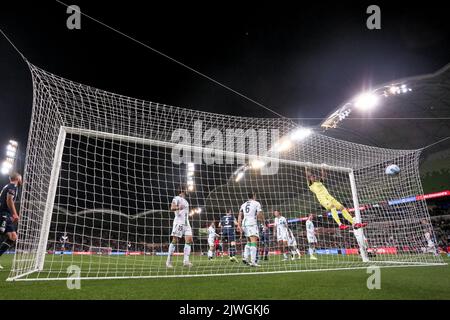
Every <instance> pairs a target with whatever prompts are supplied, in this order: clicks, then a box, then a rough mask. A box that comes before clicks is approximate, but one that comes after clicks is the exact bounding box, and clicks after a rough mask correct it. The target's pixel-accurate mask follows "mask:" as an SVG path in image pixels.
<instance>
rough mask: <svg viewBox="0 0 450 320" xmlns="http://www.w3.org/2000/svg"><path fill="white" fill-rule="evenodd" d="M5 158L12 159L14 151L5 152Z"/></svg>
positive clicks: (14, 154)
mask: <svg viewBox="0 0 450 320" xmlns="http://www.w3.org/2000/svg"><path fill="white" fill-rule="evenodd" d="M6 156H7V157H9V158H14V157H15V156H16V153H15V152H14V151H10V150H7V151H6Z"/></svg>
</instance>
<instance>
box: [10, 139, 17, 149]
mask: <svg viewBox="0 0 450 320" xmlns="http://www.w3.org/2000/svg"><path fill="white" fill-rule="evenodd" d="M9 144H10V145H12V146H13V147H16V148H17V146H18V145H19V143H18V142H17V141H16V140H9Z"/></svg>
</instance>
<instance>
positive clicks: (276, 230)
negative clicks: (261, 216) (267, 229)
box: [273, 210, 289, 261]
mask: <svg viewBox="0 0 450 320" xmlns="http://www.w3.org/2000/svg"><path fill="white" fill-rule="evenodd" d="M273 214H274V216H275V220H274V224H273V235H274V238H276V239H277V243H278V248H279V249H280V251H281V252H282V253H283V257H284V259H283V260H284V261H287V260H288V259H289V258H288V254H289V245H288V229H289V228H288V222H287V220H286V218H285V217H283V216H282V215H281V213H280V211H278V210H275V211H274V212H273Z"/></svg>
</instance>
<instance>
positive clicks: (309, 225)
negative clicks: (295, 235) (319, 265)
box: [306, 214, 317, 260]
mask: <svg viewBox="0 0 450 320" xmlns="http://www.w3.org/2000/svg"><path fill="white" fill-rule="evenodd" d="M313 218H314V216H313V215H312V214H310V215H309V216H308V220H306V238H307V240H308V246H309V248H308V252H309V258H310V259H311V260H317V258H316V256H315V255H314V251H315V250H316V243H317V238H316V228H315V227H314V223H313V221H312V220H313Z"/></svg>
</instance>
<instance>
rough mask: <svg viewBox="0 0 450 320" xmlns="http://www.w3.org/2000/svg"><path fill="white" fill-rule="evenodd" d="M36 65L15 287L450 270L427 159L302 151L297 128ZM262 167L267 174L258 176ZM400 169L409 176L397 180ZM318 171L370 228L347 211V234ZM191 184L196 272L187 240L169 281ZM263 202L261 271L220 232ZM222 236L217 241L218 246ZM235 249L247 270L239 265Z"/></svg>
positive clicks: (316, 143)
mask: <svg viewBox="0 0 450 320" xmlns="http://www.w3.org/2000/svg"><path fill="white" fill-rule="evenodd" d="M29 66H30V69H31V73H32V78H33V93H34V99H33V113H32V120H31V127H30V131H29V140H28V147H27V155H26V164H25V172H24V181H25V184H24V186H23V192H22V197H21V204H20V221H19V226H18V234H19V239H18V241H17V244H16V250H15V251H16V253H15V257H14V262H13V267H12V270H11V273H10V276H9V279H10V280H11V279H14V280H42V279H65V278H68V277H70V276H72V277H73V274H72V273H73V270H74V269H73V267H71V268H69V267H70V266H77V267H79V269H77V270H79V274H78V276H80V277H82V278H123V277H164V276H202V275H224V274H246V273H255V272H259V273H262V272H296V271H312V270H332V269H333V270H334V269H349V268H363V267H367V266H368V264H370V265H372V264H375V265H380V266H392V265H432V264H441V263H443V261H442V258H441V257H440V256H439V255H438V254H437V251H436V250H437V248H436V246H435V241H434V233H433V230H432V226H431V222H430V218H429V215H428V212H427V207H426V204H425V201H424V200H423V198H421V197H420V195H422V193H423V191H422V187H421V183H420V179H419V172H418V164H419V155H420V150H391V149H383V148H377V147H372V146H365V145H360V144H355V143H350V142H346V141H341V140H336V139H333V138H330V137H327V136H324V135H322V134H319V133H313V134H311V135H309V136H304V137H301V138H298V139H295V137H294V136H293V135H292V133H293V132H296V130H298V127H297V125H296V124H295V123H293V122H292V121H290V120H287V119H269V118H250V117H237V116H228V115H223V114H214V113H207V112H200V111H195V110H190V109H185V108H178V107H173V106H168V105H163V104H158V103H153V102H148V101H143V100H139V99H135V98H130V97H125V96H121V95H118V94H114V93H110V92H106V91H103V90H99V89H96V88H93V87H90V86H86V85H82V84H79V83H75V82H73V81H69V80H67V79H64V78H61V77H58V76H56V75H53V74H51V73H48V72H46V71H44V70H42V69H40V68H38V67H36V66H34V65H31V64H30V65H29ZM257 156H259V158H258V157H257ZM255 159H259V161H260V164H261V162H262V164H263V165H265V166H262V168H257V165H256V164H255V163H257V162H255ZM269 164H270V165H269ZM389 164H396V165H398V166H399V167H400V168H401V172H400V173H399V174H398V175H394V176H391V175H387V174H385V168H386V167H387V166H388V165H389ZM260 167H261V165H260ZM305 169H307V170H308V171H309V173H310V174H311V175H313V176H315V177H317V178H319V177H321V175H322V172H323V173H324V174H325V176H324V179H323V185H324V186H326V188H327V190H328V192H329V194H330V195H331V196H332V197H333V198H334V199H335V200H336V202H338V203H339V204H342V207H345V208H346V209H347V211H348V212H349V214H350V215H352V216H353V220H354V221H353V223H356V222H364V223H367V224H368V225H367V226H366V227H365V228H363V229H354V228H353V227H352V224H351V222H349V221H348V220H347V219H345V217H344V216H343V214H342V210H341V209H342V208H338V217H339V219H340V220H341V222H342V224H343V225H346V226H348V227H349V228H348V229H346V230H341V229H339V227H338V224H337V222H336V221H335V219H333V217H332V215H331V213H330V210H329V208H324V207H323V206H322V205H321V204H320V202H319V201H318V199H317V198H316V196H315V194H314V193H312V192H311V191H310V189H309V187H308V181H307V178H306V174H305ZM352 184H353V188H352ZM181 185H184V186H186V187H187V188H188V189H190V191H189V193H188V195H187V196H186V200H187V201H188V203H189V217H188V219H189V223H190V226H191V227H192V233H193V244H192V246H191V253H190V257H189V259H190V262H191V263H192V266H191V267H185V266H183V258H184V257H183V248H184V239H183V238H181V239H180V240H179V242H178V244H177V246H176V248H175V252H174V254H173V258H172V265H173V267H172V268H167V266H166V259H167V253H168V247H169V244H170V242H171V241H172V237H171V232H172V227H173V220H174V212H173V211H171V210H170V204H171V202H172V199H173V198H174V197H175V196H177V195H178V194H177V190H178V189H179V187H180V186H181ZM249 192H253V193H255V195H256V200H257V201H259V202H260V204H261V207H262V211H263V214H264V218H265V220H264V223H261V225H260V226H259V233H260V241H259V243H258V245H257V251H258V264H259V265H260V266H259V267H249V266H248V265H246V264H244V263H243V262H242V261H241V260H242V256H243V251H244V248H245V245H246V243H247V238H246V237H245V235H242V236H241V234H240V232H239V230H237V229H236V228H235V227H234V226H232V229H233V230H234V235H235V239H233V238H232V237H229V232H228V233H226V232H225V231H224V229H225V228H223V225H222V224H219V223H220V222H221V221H222V222H224V220H223V219H222V217H223V216H224V215H225V214H226V212H227V211H230V212H231V214H232V217H233V219H234V218H235V219H237V217H238V212H239V208H240V207H241V205H242V204H243V203H244V202H246V201H247V200H248V193H249ZM275 210H278V211H279V212H280V213H281V214H282V216H284V217H285V218H286V220H287V226H288V228H289V230H290V231H291V232H292V234H291V236H290V237H289V239H288V240H289V241H288V242H284V241H283V239H282V237H281V239H279V238H280V232H275V231H276V229H277V227H274V225H273V223H274V214H273V212H274V211H275ZM308 219H310V220H311V222H312V223H313V225H314V236H315V238H316V239H315V240H316V241H313V242H312V241H309V240H311V239H308V236H307V231H306V220H308ZM211 225H214V226H215V233H216V234H217V235H215V236H214V235H213V236H210V235H209V232H208V227H210V226H211ZM220 226H222V228H220ZM63 235H64V236H65V238H64V241H63V244H62V240H61V237H62V236H63ZM293 239H294V240H295V241H292V240H293ZM233 240H235V246H234V247H235V254H236V256H235V257H236V258H237V262H234V261H231V260H230V253H231V254H233V253H232V252H230V248H231V245H232V243H231V242H232V241H233ZM278 240H281V241H278ZM233 245H234V242H233ZM208 251H210V252H208ZM208 257H212V258H211V259H209V258H208ZM364 257H365V258H366V259H364ZM313 258H316V259H313ZM364 260H368V261H369V262H367V261H364ZM68 270H69V271H68ZM68 272H69V273H68Z"/></svg>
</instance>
